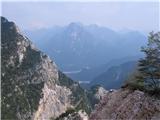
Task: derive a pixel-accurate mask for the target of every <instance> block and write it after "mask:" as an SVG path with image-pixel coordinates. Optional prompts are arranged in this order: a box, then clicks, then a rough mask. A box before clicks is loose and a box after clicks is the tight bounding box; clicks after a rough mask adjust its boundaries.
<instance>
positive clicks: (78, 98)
mask: <svg viewBox="0 0 160 120" xmlns="http://www.w3.org/2000/svg"><path fill="white" fill-rule="evenodd" d="M58 84H59V85H61V86H66V87H67V88H69V89H70V90H71V91H72V95H71V98H72V103H73V104H74V105H75V109H76V110H80V109H82V110H85V111H86V112H87V113H90V112H91V105H90V102H89V99H88V96H87V92H86V91H85V90H84V89H82V88H81V87H80V85H79V84H78V83H77V82H75V81H73V80H71V79H70V78H69V77H67V76H66V75H65V74H63V73H62V72H60V71H59V83H58Z"/></svg>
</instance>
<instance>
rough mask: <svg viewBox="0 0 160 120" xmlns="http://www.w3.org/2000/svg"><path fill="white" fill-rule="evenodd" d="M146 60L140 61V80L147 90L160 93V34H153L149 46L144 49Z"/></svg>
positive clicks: (150, 36) (149, 39) (149, 38)
mask: <svg viewBox="0 0 160 120" xmlns="http://www.w3.org/2000/svg"><path fill="white" fill-rule="evenodd" d="M141 51H142V52H144V54H145V58H143V59H141V60H139V71H140V75H139V76H137V78H138V79H139V80H143V82H144V85H145V89H146V90H149V91H152V92H154V93H157V92H160V32H158V33H154V32H151V33H150V35H149V37H148V44H147V46H145V47H142V49H141Z"/></svg>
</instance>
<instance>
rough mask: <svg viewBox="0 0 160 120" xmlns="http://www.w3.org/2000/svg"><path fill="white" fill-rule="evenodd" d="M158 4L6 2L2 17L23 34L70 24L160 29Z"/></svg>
mask: <svg viewBox="0 0 160 120" xmlns="http://www.w3.org/2000/svg"><path fill="white" fill-rule="evenodd" d="M158 12H159V3H158V2H3V3H2V15H3V16H5V17H7V19H9V20H12V21H15V22H16V23H17V24H18V25H19V26H20V27H21V28H22V29H23V30H24V29H37V28H43V27H45V28H46V27H51V26H54V25H60V26H64V25H67V24H69V23H70V22H81V23H83V24H85V25H88V24H98V25H101V26H106V27H109V28H111V29H114V30H120V29H133V30H139V31H142V32H149V31H151V30H156V31H157V30H158V29H159V16H160V15H159V13H158Z"/></svg>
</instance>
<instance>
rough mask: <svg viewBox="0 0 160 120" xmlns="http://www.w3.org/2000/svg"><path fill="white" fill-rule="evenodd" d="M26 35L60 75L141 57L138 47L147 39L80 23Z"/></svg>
mask: <svg viewBox="0 0 160 120" xmlns="http://www.w3.org/2000/svg"><path fill="white" fill-rule="evenodd" d="M25 33H26V34H27V36H28V37H29V38H31V39H33V40H34V41H33V42H34V43H35V44H36V45H37V46H38V47H39V48H40V49H42V50H43V51H45V52H46V53H47V54H49V55H50V56H51V57H52V58H54V59H55V61H56V63H57V64H58V66H59V67H60V69H61V70H62V71H67V72H68V71H74V70H75V71H77V70H82V69H85V68H93V67H96V66H100V65H103V64H106V63H108V62H109V61H111V60H113V59H119V58H124V57H128V56H137V55H140V51H139V50H140V47H141V46H142V45H144V44H145V43H146V36H144V35H143V34H141V33H140V32H138V31H128V32H125V33H121V32H116V31H113V30H111V29H109V28H106V27H99V26H97V25H89V26H84V25H83V24H81V23H70V24H69V25H68V26H64V27H58V26H56V27H53V28H48V29H40V30H37V31H25Z"/></svg>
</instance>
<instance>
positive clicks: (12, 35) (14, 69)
mask: <svg viewBox="0 0 160 120" xmlns="http://www.w3.org/2000/svg"><path fill="white" fill-rule="evenodd" d="M1 28H2V29H1V41H2V42H1V43H2V49H1V52H2V53H1V54H2V74H1V76H2V78H1V80H2V81H1V82H2V83H1V88H2V97H1V98H2V101H1V103H2V104H1V105H2V119H19V120H27V119H34V120H44V119H50V118H51V117H52V118H56V117H58V116H59V115H60V114H62V113H64V112H65V111H66V110H67V109H68V108H74V106H75V105H77V104H78V103H79V104H78V105H77V106H78V108H77V109H78V110H79V109H85V110H86V111H87V110H88V111H89V109H90V106H89V105H88V106H87V105H82V104H80V103H81V102H80V101H79V99H76V98H77V96H78V97H81V98H82V99H81V101H83V103H85V104H87V102H88V101H87V98H86V97H85V91H84V90H83V89H81V88H80V86H79V84H78V83H76V82H73V81H72V80H70V79H69V78H68V77H66V76H65V75H64V74H62V73H60V72H59V71H58V69H57V66H56V65H55V63H54V62H53V61H52V60H51V59H50V58H49V57H48V56H47V55H45V54H44V53H42V52H41V51H39V50H38V49H36V48H35V47H34V45H33V44H32V43H31V42H30V41H29V39H28V38H27V37H26V36H23V35H22V34H21V32H20V30H19V29H18V27H17V26H16V25H15V24H14V23H13V22H9V21H8V20H7V19H6V18H4V17H1ZM66 79H67V80H66ZM76 92H77V94H78V95H76V94H75V93H76ZM86 106H87V107H86Z"/></svg>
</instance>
